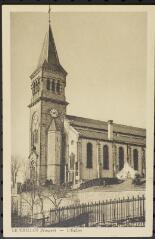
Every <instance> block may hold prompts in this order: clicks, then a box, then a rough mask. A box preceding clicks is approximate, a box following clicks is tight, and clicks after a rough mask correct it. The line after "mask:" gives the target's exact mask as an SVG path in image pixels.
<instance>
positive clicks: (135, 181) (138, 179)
mask: <svg viewBox="0 0 155 239" xmlns="http://www.w3.org/2000/svg"><path fill="white" fill-rule="evenodd" d="M144 182H145V180H143V179H142V177H141V175H140V174H139V173H137V174H136V175H135V178H134V179H133V180H132V183H133V184H135V185H141V184H143V183H144Z"/></svg>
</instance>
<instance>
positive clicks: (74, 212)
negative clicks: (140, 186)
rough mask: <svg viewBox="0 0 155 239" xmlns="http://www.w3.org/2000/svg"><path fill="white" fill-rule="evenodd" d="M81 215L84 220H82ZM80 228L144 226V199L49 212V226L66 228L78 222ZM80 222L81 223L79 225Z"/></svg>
mask: <svg viewBox="0 0 155 239" xmlns="http://www.w3.org/2000/svg"><path fill="white" fill-rule="evenodd" d="M82 215H83V217H84V218H85V219H86V221H85V223H83V221H84V220H82ZM79 216H81V217H80V219H79V223H78V224H79V225H81V226H88V227H93V226H101V227H108V226H138V227H139V226H144V223H145V197H144V196H142V197H139V196H138V197H133V198H126V199H125V198H122V199H117V200H106V201H102V202H100V201H99V202H94V203H87V204H80V205H73V206H67V207H61V208H58V209H54V210H50V220H49V223H50V225H52V224H53V225H55V226H59V225H60V226H63V224H64V225H66V226H67V221H68V223H69V224H71V223H73V224H74V223H76V224H77V222H78V218H79ZM81 222H82V223H81Z"/></svg>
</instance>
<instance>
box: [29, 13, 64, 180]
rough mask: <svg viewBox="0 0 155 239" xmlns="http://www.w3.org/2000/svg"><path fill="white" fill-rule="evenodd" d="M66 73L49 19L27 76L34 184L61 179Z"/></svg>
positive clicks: (31, 163) (62, 170) (31, 162)
mask: <svg viewBox="0 0 155 239" xmlns="http://www.w3.org/2000/svg"><path fill="white" fill-rule="evenodd" d="M49 17H50V16H49ZM66 76H67V72H66V71H65V70H64V69H63V67H62V66H61V64H60V61H59V58H58V54H57V50H56V46H55V42H54V38H53V33H52V27H51V24H50V19H49V27H48V31H47V33H46V35H45V39H44V43H43V47H42V50H41V54H40V58H39V62H38V65H37V68H36V70H35V71H34V72H33V73H32V75H31V76H30V78H31V90H32V98H31V103H30V104H29V108H30V156H29V158H30V168H31V169H30V172H35V173H34V175H32V173H31V177H32V176H33V177H35V179H36V181H37V182H38V183H44V182H45V181H46V180H52V181H53V183H58V184H60V183H61V182H63V180H64V179H63V177H64V163H63V162H64V159H63V154H62V147H63V145H62V142H63V140H62V138H63V132H64V117H65V115H66V106H67V104H68V103H67V102H66V99H65V86H66ZM34 155H35V157H34ZM32 168H33V170H32Z"/></svg>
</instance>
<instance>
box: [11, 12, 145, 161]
mask: <svg viewBox="0 0 155 239" xmlns="http://www.w3.org/2000/svg"><path fill="white" fill-rule="evenodd" d="M51 24H52V30H53V35H54V39H55V43H56V47H57V51H58V55H59V60H60V62H61V65H62V66H63V68H64V69H65V70H66V71H67V72H68V76H67V85H66V99H67V101H68V102H69V105H68V106H67V114H71V115H76V116H82V117H88V118H93V119H98V120H103V121H107V120H109V119H112V120H113V121H114V122H115V123H120V124H125V125H131V126H137V127H142V128H145V127H146V73H147V69H146V56H147V18H146V14H145V13H142V12H139V13H136V12H134V13H132V12H130V13H129V12H126V13H119V12H115V13H114V12H113V13H111V12H106V13H103V12H100V13H97V12H96V13H95V12H93V13H88V12H87V13H86V12H81V13H80V12H79V13H78V12H76V13H75V12H74V13H71V12H64V13H63V12H61V13H59V12H57V13H52V16H51ZM47 30H48V14H46V13H41V12H40V13H36V12H35V13H33V12H22V13H21V12H18V13H11V124H12V125H11V129H12V132H11V133H12V154H13V155H18V156H21V157H23V158H27V157H28V155H29V108H28V107H27V106H28V104H29V103H30V99H31V88H30V85H31V82H30V78H29V76H30V75H31V73H32V72H33V71H34V70H35V69H36V66H37V63H38V60H39V55H40V52H41V48H42V44H43V40H44V36H45V33H46V31H47Z"/></svg>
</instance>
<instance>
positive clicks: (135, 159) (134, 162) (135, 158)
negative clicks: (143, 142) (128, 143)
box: [133, 149, 138, 170]
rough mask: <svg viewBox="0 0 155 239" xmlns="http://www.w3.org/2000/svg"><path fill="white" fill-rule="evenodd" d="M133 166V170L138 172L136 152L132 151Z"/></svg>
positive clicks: (135, 150)
mask: <svg viewBox="0 0 155 239" xmlns="http://www.w3.org/2000/svg"><path fill="white" fill-rule="evenodd" d="M133 166H134V170H138V150H137V149H134V150H133Z"/></svg>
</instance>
